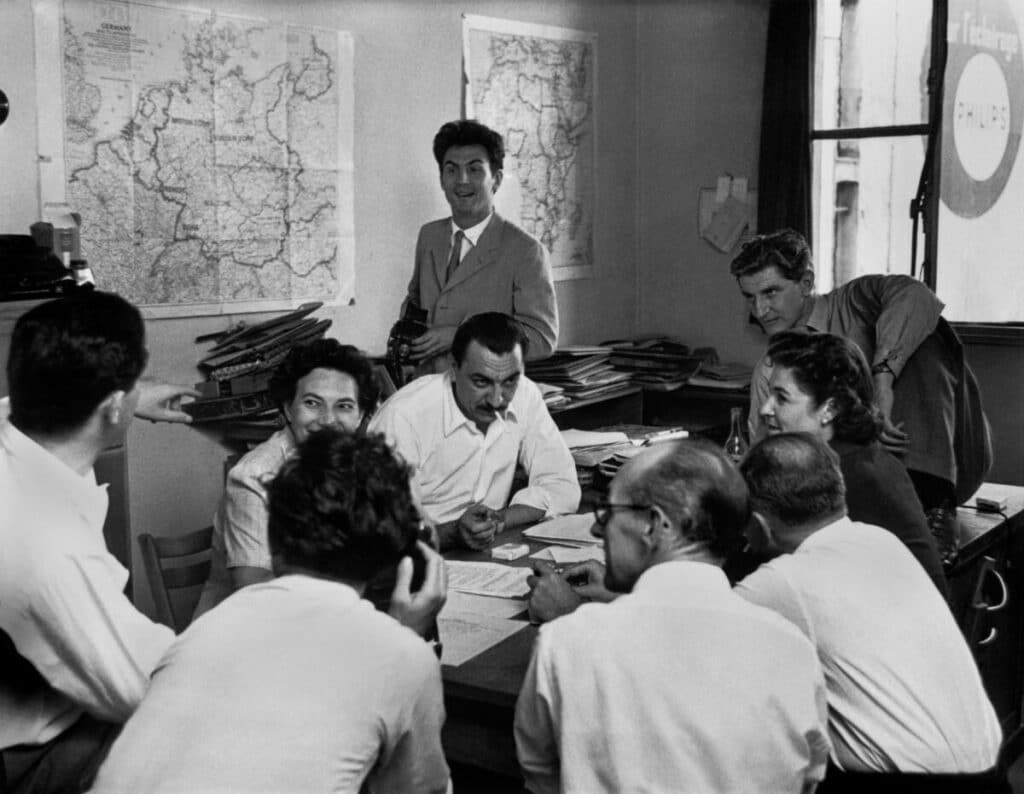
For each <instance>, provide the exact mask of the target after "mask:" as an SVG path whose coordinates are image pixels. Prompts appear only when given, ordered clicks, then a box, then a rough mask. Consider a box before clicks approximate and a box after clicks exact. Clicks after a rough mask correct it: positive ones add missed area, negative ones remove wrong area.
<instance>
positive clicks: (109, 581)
mask: <svg viewBox="0 0 1024 794" xmlns="http://www.w3.org/2000/svg"><path fill="white" fill-rule="evenodd" d="M146 360H147V351H146V345H145V329H144V326H143V321H142V317H141V315H140V314H139V311H138V310H137V309H136V308H135V307H134V306H132V305H131V304H130V303H128V302H127V301H125V300H124V299H122V298H120V297H118V296H116V295H113V294H110V293H105V292H87V293H82V294H78V295H74V296H71V297H65V298H60V299H58V300H54V301H49V302H47V303H43V304H40V305H38V306H35V307H34V308H32V309H30V310H29V311H28V312H26V313H25V314H24V315H22V316H21V317H20V318H19V319H18V321H17V323H16V324H15V326H14V331H13V334H12V336H11V344H10V357H9V359H8V362H7V378H8V382H9V385H10V392H11V393H10V400H9V403H10V404H9V408H10V417H9V419H8V418H7V417H6V406H4V411H3V413H4V414H5V415H4V416H0V504H2V505H3V509H2V510H0V671H2V674H0V751H2V753H0V757H2V761H3V764H2V767H3V768H2V769H0V772H3V771H4V770H5V772H6V786H7V788H5V789H4V790H5V791H11V792H22V791H26V792H27V791H31V792H44V791H81V790H84V789H85V788H86V787H87V786H88V784H89V782H90V780H91V778H92V775H93V774H94V773H95V769H96V766H97V764H98V763H99V761H100V760H101V759H102V756H103V754H104V753H105V752H106V749H107V747H108V746H109V743H110V741H111V740H112V739H113V737H114V735H115V734H116V731H117V728H118V725H119V724H120V723H122V722H124V720H126V719H127V718H128V716H129V715H130V714H131V713H132V711H133V710H134V709H135V707H136V706H137V705H138V703H139V701H140V700H141V698H142V695H143V693H144V692H145V690H146V686H147V685H148V683H149V675H150V673H151V671H152V670H153V668H154V666H155V665H156V663H157V662H158V661H159V659H160V656H161V655H162V654H163V652H164V651H165V650H166V648H167V647H168V645H170V643H171V641H172V640H173V638H174V634H173V632H172V631H171V630H170V629H169V628H167V627H166V626H162V625H160V624H158V623H153V622H152V621H150V620H149V619H148V618H146V617H145V616H144V615H142V614H141V613H140V612H138V611H137V610H136V609H135V607H134V606H132V604H131V602H130V601H129V600H128V599H127V597H125V595H124V587H125V583H126V582H127V580H128V571H126V570H125V569H124V567H123V566H122V565H121V564H120V563H119V562H118V561H117V560H116V559H114V557H113V556H112V555H111V554H110V553H109V552H108V551H107V549H106V546H105V544H104V540H103V522H104V520H105V518H106V513H107V493H106V486H99V485H97V484H96V478H95V475H94V473H93V464H94V463H95V461H96V459H97V458H98V457H99V455H100V453H101V452H102V451H103V450H104V449H106V448H108V447H110V446H112V445H114V444H117V443H119V442H121V441H122V440H123V439H124V436H125V433H126V432H127V429H128V426H129V424H130V423H131V420H132V416H133V414H137V415H140V416H144V417H146V418H149V419H152V420H154V421H156V420H165V421H179V422H184V421H188V418H187V415H185V414H183V412H181V411H180V410H179V408H178V405H177V403H178V401H179V399H180V397H181V396H183V395H186V394H193V395H194V391H193V390H191V389H187V388H180V387H176V386H171V385H168V384H149V385H148V386H146V387H143V386H142V385H141V383H140V380H139V378H140V376H141V374H142V371H143V370H144V368H145V366H146ZM0 402H2V401H0ZM0 782H2V781H0ZM0 788H3V786H0Z"/></svg>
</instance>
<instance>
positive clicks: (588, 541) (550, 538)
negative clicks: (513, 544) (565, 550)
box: [523, 513, 601, 546]
mask: <svg viewBox="0 0 1024 794" xmlns="http://www.w3.org/2000/svg"><path fill="white" fill-rule="evenodd" d="M593 525H594V516H593V515H592V514H590V513H573V514H571V515H568V516H555V517H554V518H551V519H548V520H547V521H541V522H540V523H539V524H537V525H536V526H533V527H530V528H529V529H526V530H523V537H524V538H529V539H530V540H540V541H543V542H544V543H558V544H561V545H563V546H597V545H599V544H600V543H601V540H600V538H595V537H594V536H593V535H591V534H590V528H591V527H592V526H593Z"/></svg>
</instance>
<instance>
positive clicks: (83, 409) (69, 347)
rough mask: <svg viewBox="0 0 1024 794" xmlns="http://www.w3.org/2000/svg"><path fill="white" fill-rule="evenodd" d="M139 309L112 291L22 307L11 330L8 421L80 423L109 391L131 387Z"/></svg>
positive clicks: (61, 428) (48, 429) (49, 431)
mask: <svg viewBox="0 0 1024 794" xmlns="http://www.w3.org/2000/svg"><path fill="white" fill-rule="evenodd" d="M146 359H147V353H146V329H145V325H144V324H143V321H142V315H141V314H140V313H139V310H138V309H136V308H135V307H134V306H133V305H132V304H130V303H129V302H128V301H126V300H125V299H124V298H122V297H120V296H118V295H114V294H113V293H110V292H85V293H81V294H75V295H73V296H69V297H66V298H59V299H57V300H53V301H48V302H47V303H42V304H40V305H38V306H36V307H34V308H33V309H30V310H29V311H28V312H26V313H25V314H23V315H22V316H21V317H20V318H19V319H18V322H17V323H15V326H14V332H13V334H12V336H11V350H10V358H9V359H8V361H7V380H8V382H9V384H10V391H11V395H10V396H11V422H13V423H14V425H15V427H17V428H19V429H20V430H22V431H23V432H26V433H38V434H41V435H59V434H62V433H68V432H70V431H73V430H76V429H78V428H79V427H81V426H82V425H83V424H84V423H85V421H86V420H87V419H88V418H89V417H90V416H91V415H92V413H93V411H95V410H96V408H97V407H98V406H99V404H100V403H101V402H103V400H105V399H106V398H107V397H108V396H109V395H110V394H111V393H113V392H115V391H125V392H128V391H131V390H132V389H133V388H135V382H136V381H137V380H138V379H139V376H140V375H141V374H142V371H143V370H144V369H145V368H146Z"/></svg>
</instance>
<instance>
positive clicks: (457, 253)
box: [444, 229, 466, 284]
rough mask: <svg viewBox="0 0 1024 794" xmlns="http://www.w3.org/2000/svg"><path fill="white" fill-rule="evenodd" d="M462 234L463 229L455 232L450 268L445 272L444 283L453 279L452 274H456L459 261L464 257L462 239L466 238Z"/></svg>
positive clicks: (449, 262) (449, 261)
mask: <svg viewBox="0 0 1024 794" xmlns="http://www.w3.org/2000/svg"><path fill="white" fill-rule="evenodd" d="M465 236H466V235H464V234H463V233H462V229H459V230H458V231H457V232H455V239H454V240H453V241H452V253H451V256H449V257H448V267H446V268H445V270H444V282H445V284H447V283H448V282H449V281H450V280H451V277H452V273H454V272H455V268H457V267H458V266H459V259H460V258H461V257H462V239H463V238H464V237H465Z"/></svg>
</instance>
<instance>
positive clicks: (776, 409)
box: [761, 331, 948, 596]
mask: <svg viewBox="0 0 1024 794" xmlns="http://www.w3.org/2000/svg"><path fill="white" fill-rule="evenodd" d="M767 355H768V358H769V360H770V361H771V364H772V367H773V369H772V374H771V378H770V381H769V389H770V391H769V395H768V398H767V400H765V402H764V403H763V405H762V407H761V419H762V421H763V422H764V423H765V425H766V427H767V428H768V432H769V433H791V432H804V433H810V434H812V435H814V436H817V437H818V438H820V439H822V440H824V441H827V442H828V443H829V445H831V447H832V448H833V449H834V450H835V452H836V454H838V455H839V463H840V469H841V470H842V473H843V480H844V481H845V483H846V508H847V512H848V514H849V516H850V518H851V519H853V520H854V521H860V522H863V523H865V524H874V525H876V526H879V527H883V528H884V529H887V530H889V531H890V532H892V533H893V534H894V535H896V536H897V537H898V538H900V540H902V541H903V542H904V544H906V546H907V548H908V549H909V550H910V551H911V553H912V554H913V555H914V556H915V557H916V558H917V560H918V562H920V563H921V565H922V566H923V567H924V569H925V571H926V572H927V573H928V575H929V576H930V577H931V578H932V581H934V582H935V586H936V587H938V588H939V591H940V592H941V593H942V594H943V595H944V596H946V595H948V587H947V584H946V577H945V575H944V573H943V570H942V561H941V558H940V557H939V552H938V548H937V547H936V543H935V539H934V537H933V536H932V534H931V531H930V530H929V528H928V521H927V519H926V517H925V513H924V508H923V507H922V506H921V501H920V500H919V499H918V497H917V493H916V491H915V490H914V485H913V483H912V482H911V480H910V476H909V475H908V474H907V470H906V469H905V468H904V467H903V464H901V463H900V462H899V461H898V460H897V459H896V458H895V457H894V456H893V455H892V454H891V453H889V452H888V451H886V450H885V449H884V448H883V447H882V445H881V444H880V443H879V440H878V438H879V433H880V431H881V428H882V417H881V414H880V413H879V411H878V408H877V407H876V406H875V402H874V397H875V395H874V385H873V383H872V378H871V370H870V368H869V367H868V363H867V361H866V359H865V358H864V354H863V353H862V352H861V350H860V348H859V347H857V345H856V344H854V343H853V342H851V341H849V340H848V339H844V338H843V337H840V336H835V335H833V334H821V333H810V332H805V331H783V332H782V333H778V334H776V335H775V336H773V337H772V339H771V342H770V344H769V346H768V353H767Z"/></svg>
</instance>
